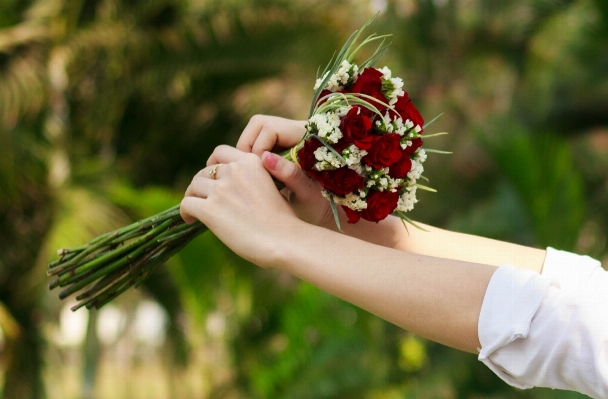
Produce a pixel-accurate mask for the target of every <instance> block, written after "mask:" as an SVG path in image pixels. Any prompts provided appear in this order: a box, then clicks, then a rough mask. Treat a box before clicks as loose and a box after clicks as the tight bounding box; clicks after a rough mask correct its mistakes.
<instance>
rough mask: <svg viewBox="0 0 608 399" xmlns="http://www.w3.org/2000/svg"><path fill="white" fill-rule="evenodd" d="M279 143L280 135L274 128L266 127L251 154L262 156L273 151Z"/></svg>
mask: <svg viewBox="0 0 608 399" xmlns="http://www.w3.org/2000/svg"><path fill="white" fill-rule="evenodd" d="M278 141H279V134H278V132H277V130H276V129H275V128H274V126H269V125H264V127H263V128H262V131H260V134H259V135H258V138H257V139H256V140H255V143H254V144H253V147H252V148H251V152H252V153H254V154H256V155H257V156H262V154H263V153H264V151H272V150H273V149H274V148H275V147H276V145H277V143H278Z"/></svg>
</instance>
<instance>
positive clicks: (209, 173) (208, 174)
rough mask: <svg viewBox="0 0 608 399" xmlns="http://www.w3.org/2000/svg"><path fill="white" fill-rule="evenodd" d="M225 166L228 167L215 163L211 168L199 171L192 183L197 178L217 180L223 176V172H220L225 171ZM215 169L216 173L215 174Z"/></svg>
mask: <svg viewBox="0 0 608 399" xmlns="http://www.w3.org/2000/svg"><path fill="white" fill-rule="evenodd" d="M224 166H226V165H225V164H222V163H214V164H211V165H209V166H205V167H204V168H203V169H201V170H199V171H198V173H197V174H196V175H194V178H193V179H192V181H194V179H195V178H197V177H204V178H205V179H211V180H217V179H219V178H220V176H221V175H222V172H220V170H221V169H225V168H224ZM214 169H215V172H214Z"/></svg>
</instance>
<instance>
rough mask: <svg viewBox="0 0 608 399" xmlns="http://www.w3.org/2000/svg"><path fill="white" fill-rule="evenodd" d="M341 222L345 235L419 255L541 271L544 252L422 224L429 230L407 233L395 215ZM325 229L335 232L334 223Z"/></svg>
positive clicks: (412, 228) (342, 218) (411, 228)
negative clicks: (376, 220) (380, 218)
mask: <svg viewBox="0 0 608 399" xmlns="http://www.w3.org/2000/svg"><path fill="white" fill-rule="evenodd" d="M340 219H341V227H342V230H343V231H344V232H345V233H346V234H347V235H350V236H352V237H356V238H359V239H361V240H363V241H367V242H371V243H374V244H377V245H382V246H385V247H388V248H394V249H398V250H401V251H406V252H411V253H415V254H420V255H427V256H434V257H439V258H445V259H453V260H460V261H464V262H473V263H481V264H485V265H492V266H501V265H504V264H507V263H508V264H511V265H513V266H515V267H517V268H520V269H529V270H532V271H535V272H537V273H540V272H541V271H542V266H543V262H544V259H545V250H541V249H537V248H531V247H526V246H522V245H517V244H512V243H508V242H504V241H498V240H492V239H489V238H484V237H478V236H474V235H470V234H463V233H456V232H452V231H448V230H442V229H438V228H436V227H432V226H428V225H425V224H422V223H417V224H419V225H420V226H421V227H423V228H424V229H425V230H428V231H422V230H419V229H417V228H415V227H413V226H411V225H409V226H408V229H407V230H406V229H405V227H403V224H402V222H401V220H399V218H397V217H395V216H389V217H388V218H386V219H385V220H383V221H381V222H379V223H372V222H367V221H364V220H361V221H359V222H358V223H356V224H349V223H347V222H346V217H345V216H344V215H343V214H341V218H340ZM327 227H330V228H331V229H332V230H337V228H336V227H335V223H334V224H333V225H328V226H327Z"/></svg>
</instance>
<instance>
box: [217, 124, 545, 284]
mask: <svg viewBox="0 0 608 399" xmlns="http://www.w3.org/2000/svg"><path fill="white" fill-rule="evenodd" d="M304 125H305V121H292V120H289V119H284V118H278V117H274V116H265V115H256V116H255V117H253V118H252V119H251V121H250V122H249V124H248V125H247V127H246V128H245V130H244V131H243V134H242V135H241V138H240V139H239V143H238V144H237V148H238V149H240V150H241V151H244V152H253V153H255V154H257V155H260V156H262V158H263V159H264V166H265V167H266V169H267V170H268V171H269V172H270V173H271V174H272V175H273V176H274V177H276V178H277V179H278V180H281V181H283V182H284V183H285V184H286V185H287V187H288V188H289V189H290V191H291V195H289V196H288V198H289V201H290V202H291V205H292V206H293V208H294V210H295V211H296V214H297V215H298V216H299V217H300V218H301V219H303V220H305V221H307V222H309V223H312V224H315V225H319V226H324V227H326V228H329V229H332V230H334V231H336V230H337V228H336V225H335V222H334V219H333V216H332V214H331V210H330V209H329V205H328V202H327V200H325V199H324V198H322V196H321V194H320V193H321V188H320V186H319V185H318V184H316V183H314V182H312V181H311V180H310V179H309V178H308V177H307V176H306V175H305V174H304V173H303V172H302V171H301V170H299V169H298V168H297V167H296V166H295V165H293V164H292V163H290V162H287V161H285V160H283V159H281V158H279V157H278V156H276V155H273V154H269V153H265V152H264V151H270V150H272V149H273V148H275V147H276V146H281V147H290V146H294V145H295V144H297V143H298V141H299V140H300V139H301V138H302V136H303V134H304ZM222 155H223V150H222V149H220V151H218V152H216V153H214V155H212V157H211V158H210V160H209V164H213V163H217V162H219V161H218V159H217V157H221V156H222ZM340 213H341V226H342V229H343V231H345V232H346V233H347V234H348V235H351V236H353V237H357V238H359V239H361V240H364V241H367V242H371V243H374V244H378V245H382V246H385V247H389V248H394V249H399V250H402V251H407V252H411V253H415V254H420V255H428V256H435V257H440V258H446V259H454V260H460V261H465V262H473V263H481V264H487V265H492V266H500V265H503V264H505V263H509V264H512V265H513V266H515V267H517V268H522V269H529V270H533V271H535V272H537V273H540V272H541V270H542V266H543V262H544V259H545V251H544V250H541V249H535V248H529V247H525V246H521V245H516V244H511V243H507V242H501V241H497V240H491V239H488V238H483V237H477V236H472V235H468V234H462V233H455V232H450V231H447V230H441V229H438V228H435V227H431V226H426V225H422V226H423V227H424V228H425V229H426V230H428V231H429V232H424V231H420V230H418V229H416V228H414V227H411V226H410V227H409V229H408V230H409V231H406V229H405V228H404V227H403V225H402V223H401V221H400V220H399V219H397V218H396V217H392V216H389V218H387V219H386V220H383V221H382V222H381V223H377V224H376V223H371V222H367V221H365V220H361V221H360V222H359V223H357V224H354V225H353V224H348V223H347V222H346V220H347V219H346V217H345V215H344V214H343V213H342V212H341V211H340Z"/></svg>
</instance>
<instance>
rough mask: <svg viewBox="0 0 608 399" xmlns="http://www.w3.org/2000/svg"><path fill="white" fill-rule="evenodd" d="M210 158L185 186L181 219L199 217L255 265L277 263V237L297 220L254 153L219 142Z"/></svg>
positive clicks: (281, 237)
mask: <svg viewBox="0 0 608 399" xmlns="http://www.w3.org/2000/svg"><path fill="white" fill-rule="evenodd" d="M213 159H214V161H213V162H214V163H211V162H209V163H208V166H207V167H206V168H204V169H203V170H201V171H200V172H199V173H198V174H197V175H196V176H194V178H193V179H192V183H191V184H190V186H189V187H188V189H187V190H186V193H185V196H184V199H183V200H182V202H181V208H180V213H181V215H182V218H183V219H184V221H185V222H186V223H192V222H194V221H195V220H196V219H198V220H200V221H201V222H202V223H204V224H205V225H206V226H207V227H209V229H210V230H211V231H213V233H214V234H215V235H216V236H217V237H218V238H219V239H220V240H222V241H223V242H224V243H225V244H226V245H227V246H228V247H230V248H231V249H232V250H233V251H234V252H235V253H236V254H238V255H239V256H241V257H243V258H245V259H247V260H249V261H251V262H253V263H255V264H257V265H259V266H262V267H276V266H278V263H277V262H279V260H280V259H281V257H280V256H279V254H280V251H281V248H282V247H283V246H284V245H283V244H282V240H284V239H286V233H287V232H289V231H293V230H297V224H300V223H302V222H301V221H300V220H299V219H298V218H297V217H296V215H295V213H294V211H293V210H292V209H291V207H290V206H289V204H288V203H287V201H285V199H284V198H283V197H282V196H281V194H280V193H279V192H278V190H277V188H276V186H275V184H274V182H273V181H272V178H271V177H270V175H269V174H268V172H267V171H266V170H265V169H264V166H263V164H262V160H261V158H260V157H258V156H257V155H254V154H249V153H244V152H242V151H240V150H237V149H235V148H233V147H228V146H221V147H220V148H218V149H217V150H216V151H215V152H214V157H213ZM218 164H219V165H218ZM213 168H216V169H213ZM212 170H215V171H216V172H215V175H214V176H212V175H211V174H210V172H211V171H212ZM214 177H215V178H214Z"/></svg>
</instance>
